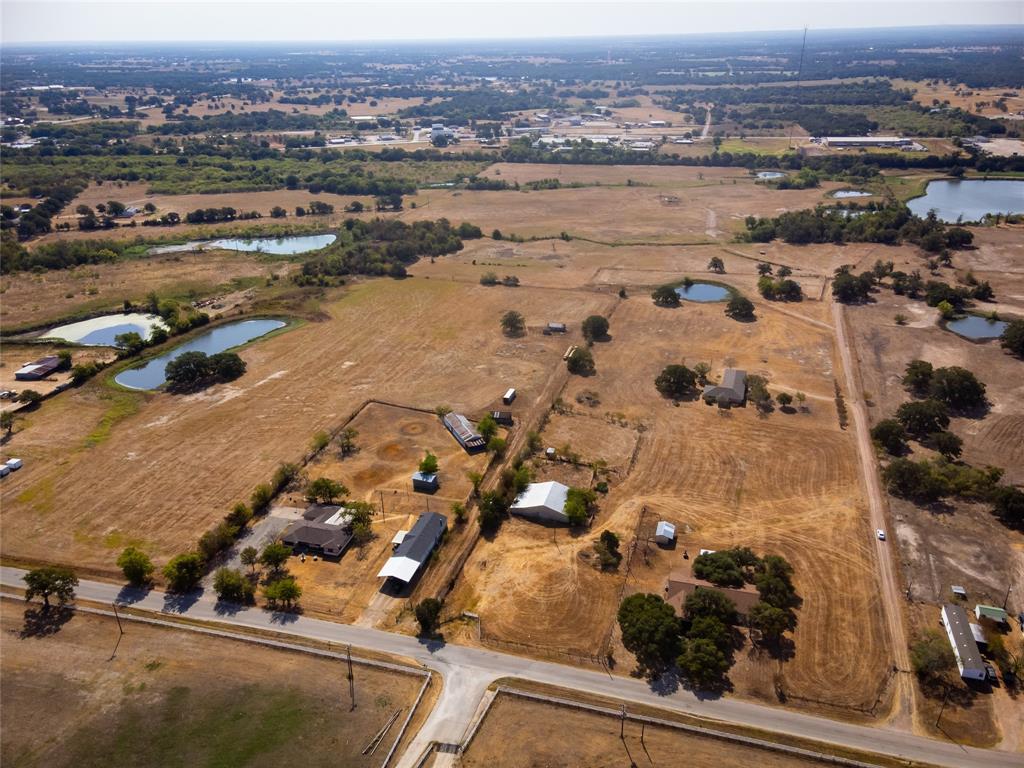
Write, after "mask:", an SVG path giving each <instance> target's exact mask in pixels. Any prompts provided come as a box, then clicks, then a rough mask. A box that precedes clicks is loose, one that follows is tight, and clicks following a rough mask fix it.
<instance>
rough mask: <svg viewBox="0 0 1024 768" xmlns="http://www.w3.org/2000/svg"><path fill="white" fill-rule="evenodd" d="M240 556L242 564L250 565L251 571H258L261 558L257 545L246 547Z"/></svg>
mask: <svg viewBox="0 0 1024 768" xmlns="http://www.w3.org/2000/svg"><path fill="white" fill-rule="evenodd" d="M238 558H239V560H241V561H242V565H245V566H248V567H249V572H250V573H256V564H257V563H258V562H259V560H260V554H259V550H257V549H256V547H246V548H245V549H243V550H242V552H241V554H239V556H238Z"/></svg>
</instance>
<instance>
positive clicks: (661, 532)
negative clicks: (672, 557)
mask: <svg viewBox="0 0 1024 768" xmlns="http://www.w3.org/2000/svg"><path fill="white" fill-rule="evenodd" d="M654 540H655V541H656V542H657V543H658V544H671V543H673V542H674V541H675V540H676V527H675V526H674V525H672V523H670V522H668V521H666V520H662V521H661V522H659V523H658V527H657V528H655V530H654Z"/></svg>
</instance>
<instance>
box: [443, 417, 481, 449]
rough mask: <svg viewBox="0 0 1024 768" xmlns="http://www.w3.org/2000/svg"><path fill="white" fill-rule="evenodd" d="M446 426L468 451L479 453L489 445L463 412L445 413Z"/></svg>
mask: <svg viewBox="0 0 1024 768" xmlns="http://www.w3.org/2000/svg"><path fill="white" fill-rule="evenodd" d="M444 426H445V429H447V430H448V431H449V432H451V433H452V437H454V438H455V439H456V440H458V441H459V445H461V446H462V447H463V448H465V449H466V452H467V453H479V452H480V451H482V450H484V449H485V448H486V447H487V443H486V442H485V441H484V438H483V436H482V435H481V434H480V433H479V432H477V431H476V428H475V427H474V426H473V424H472V422H470V420H469V419H467V418H466V417H465V416H463V415H462V414H461V413H447V414H445V417H444Z"/></svg>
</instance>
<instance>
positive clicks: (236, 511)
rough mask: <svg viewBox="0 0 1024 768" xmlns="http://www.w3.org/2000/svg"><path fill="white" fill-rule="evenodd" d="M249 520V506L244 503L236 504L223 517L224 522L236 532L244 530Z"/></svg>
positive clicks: (250, 511)
mask: <svg viewBox="0 0 1024 768" xmlns="http://www.w3.org/2000/svg"><path fill="white" fill-rule="evenodd" d="M250 520H252V510H251V509H249V505H248V504H246V503H245V502H244V501H239V502H236V503H235V506H233V507H232V508H231V511H230V512H228V513H227V515H225V517H224V522H226V523H227V524H228V525H230V526H232V527H233V528H235V529H236V530H241V529H242V528H245V526H247V525H248V524H249V521H250Z"/></svg>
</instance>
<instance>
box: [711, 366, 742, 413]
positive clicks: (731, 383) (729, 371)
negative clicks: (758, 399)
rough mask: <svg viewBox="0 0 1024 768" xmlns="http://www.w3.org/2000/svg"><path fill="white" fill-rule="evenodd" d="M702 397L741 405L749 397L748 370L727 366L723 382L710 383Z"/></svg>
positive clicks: (723, 373) (723, 374)
mask: <svg viewBox="0 0 1024 768" xmlns="http://www.w3.org/2000/svg"><path fill="white" fill-rule="evenodd" d="M702 397H703V398H704V399H705V400H710V401H712V402H726V403H729V404H730V405H740V404H742V403H743V401H744V399H746V397H747V372H746V371H741V370H739V369H738V368H726V369H725V370H724V371H723V372H722V383H721V384H708V385H707V386H706V387H704V394H703V395H702Z"/></svg>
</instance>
